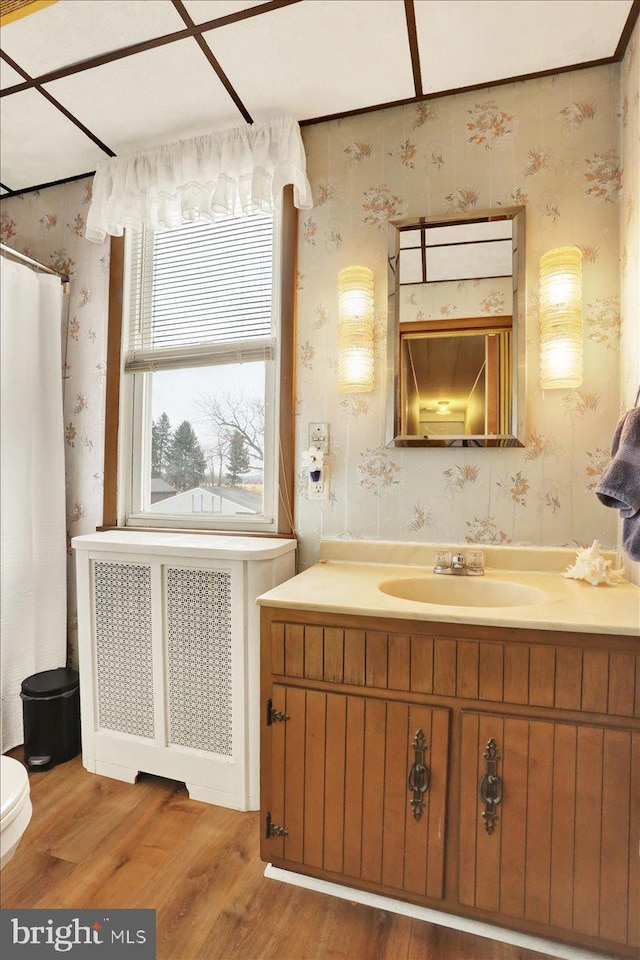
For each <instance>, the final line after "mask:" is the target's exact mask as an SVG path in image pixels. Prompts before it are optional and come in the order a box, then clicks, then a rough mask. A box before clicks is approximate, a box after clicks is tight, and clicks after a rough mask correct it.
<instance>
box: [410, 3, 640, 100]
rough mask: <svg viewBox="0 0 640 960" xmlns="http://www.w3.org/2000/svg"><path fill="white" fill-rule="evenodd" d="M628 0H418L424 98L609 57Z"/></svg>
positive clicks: (625, 15)
mask: <svg viewBox="0 0 640 960" xmlns="http://www.w3.org/2000/svg"><path fill="white" fill-rule="evenodd" d="M630 9H631V0H589V2H588V3H584V2H582V0H519V2H518V3H511V2H504V0H483V2H482V3H478V2H477V0H456V2H455V3H452V2H451V0H415V12H416V30H417V34H418V46H419V51H420V65H421V71H422V86H423V89H424V91H425V93H431V92H438V91H443V90H453V89H455V88H460V87H466V86H472V85H474V84H479V83H490V82H492V81H493V80H501V79H505V78H507V77H516V76H522V75H523V74H527V73H537V72H538V71H542V70H554V69H557V68H559V67H563V66H567V65H570V64H578V63H584V62H587V61H591V60H597V59H600V58H603V57H610V56H612V55H613V54H614V52H615V49H616V46H617V44H618V41H619V39H620V34H621V32H622V29H623V27H624V24H625V21H626V19H627V16H628V14H629V10H630Z"/></svg>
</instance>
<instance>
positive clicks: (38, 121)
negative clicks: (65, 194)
mask: <svg viewBox="0 0 640 960" xmlns="http://www.w3.org/2000/svg"><path fill="white" fill-rule="evenodd" d="M0 117H1V120H2V141H1V143H2V169H1V172H0V180H1V181H2V183H4V184H6V185H7V186H8V187H10V188H11V189H12V190H23V189H26V188H27V187H33V186H36V185H37V184H40V183H51V182H52V181H53V180H63V179H64V178H65V177H74V176H76V175H78V174H81V173H87V172H88V171H90V170H95V168H96V163H97V162H98V161H99V160H104V158H105V154H104V153H103V151H102V150H100V148H99V147H97V146H96V145H95V143H93V141H91V140H89V138H88V137H86V136H85V135H84V134H83V133H82V132H81V131H80V130H78V128H77V127H76V126H74V125H73V124H72V123H71V121H70V120H67V118H66V117H65V116H63V114H61V113H60V111H59V110H56V108H55V107H54V106H52V105H51V104H50V103H49V101H48V100H45V98H44V97H43V96H42V95H41V94H40V93H38V91H37V90H23V91H22V93H14V94H12V95H11V96H10V97H5V98H4V99H3V101H2V111H1V114H0Z"/></svg>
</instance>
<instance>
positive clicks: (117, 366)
mask: <svg viewBox="0 0 640 960" xmlns="http://www.w3.org/2000/svg"><path fill="white" fill-rule="evenodd" d="M124 260H125V252H124V237H111V249H110V258H109V306H108V326H107V370H106V383H105V405H104V408H103V409H104V411H105V419H104V461H103V462H104V483H103V491H102V523H103V524H104V526H107V527H109V526H111V527H115V526H117V523H118V434H119V429H120V378H121V372H122V363H121V359H122V354H121V351H122V330H123V323H122V317H123V297H124V270H125V267H124Z"/></svg>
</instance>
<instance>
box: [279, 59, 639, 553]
mask: <svg viewBox="0 0 640 960" xmlns="http://www.w3.org/2000/svg"><path fill="white" fill-rule="evenodd" d="M620 70H621V68H620V66H619V65H617V64H616V65H612V66H606V67H597V68H593V69H589V70H582V71H577V72H574V73H565V74H562V75H557V76H553V77H548V78H543V79H536V80H530V81H525V82H520V83H516V84H512V85H505V86H500V87H496V88H494V89H487V90H482V91H476V92H471V93H465V94H460V95H456V96H449V97H444V98H442V99H436V100H432V101H428V102H423V103H420V104H417V105H416V104H411V105H407V106H404V107H394V108H390V109H388V110H384V111H379V112H376V113H369V114H364V115H362V116H359V117H353V118H348V119H344V120H338V121H331V122H328V123H323V124H318V125H316V126H309V127H305V128H304V130H303V137H304V142H305V148H306V152H307V163H308V173H309V178H310V180H311V184H312V188H313V192H314V199H315V207H314V209H313V210H311V211H309V212H305V213H301V215H300V231H299V245H298V270H299V274H298V330H297V366H298V388H297V410H296V416H297V430H296V436H297V463H298V464H299V469H298V476H297V480H298V483H297V493H296V511H297V512H296V516H297V530H298V535H299V540H300V546H301V562H302V565H303V566H307V565H309V564H310V563H313V562H314V561H315V559H316V557H317V553H318V546H319V542H320V539H321V538H322V537H351V538H364V539H390V540H405V539H407V540H424V541H432V542H437V541H442V540H445V541H453V542H458V543H464V542H467V543H520V544H544V545H569V546H571V545H574V544H588V543H590V542H591V541H592V540H593V539H594V538H596V537H597V538H598V539H599V540H600V541H601V543H602V544H603V546H605V547H614V546H615V545H616V519H615V516H613V515H612V511H610V510H607V508H605V507H603V506H602V505H600V504H599V502H598V501H597V499H596V498H595V496H594V493H593V491H594V488H595V486H596V484H597V482H598V479H599V477H600V474H601V472H602V471H603V469H604V468H605V466H606V465H607V463H608V460H609V450H610V444H611V437H612V433H613V430H614V428H615V424H616V422H617V419H618V415H619V407H620V401H619V389H620V336H621V325H622V324H621V309H620V246H619V244H620V231H619V223H620V217H621V209H622V207H623V206H624V204H625V202H626V201H625V199H624V197H623V159H622V155H621V146H620V125H621V122H624V121H623V120H622V119H621V115H620V109H621V108H620V96H619V93H620V83H619V81H620ZM628 111H629V116H630V115H631V114H630V111H631V108H630V107H629V108H628ZM636 148H637V141H636ZM519 205H526V208H527V275H528V276H527V293H528V325H527V328H528V337H527V346H528V370H527V376H528V389H527V395H528V408H527V424H528V427H527V437H526V446H525V447H524V448H522V449H513V448H510V449H500V450H484V449H466V448H465V449H462V448H456V449H455V450H451V449H449V450H447V449H437V448H436V449H407V448H404V449H399V448H398V449H394V448H390V449H387V448H386V446H385V426H384V420H385V416H384V414H385V382H386V363H387V358H386V298H387V274H386V257H387V230H388V226H387V225H388V221H389V220H390V219H393V218H396V217H402V216H413V215H416V214H429V215H435V214H439V213H445V212H452V211H466V210H473V209H474V208H478V209H481V208H487V207H499V206H519ZM628 215H629V216H632V215H634V216H636V217H637V204H636V206H634V207H633V208H632V210H631V213H630V214H628ZM573 244H575V245H577V246H579V247H580V248H581V250H582V253H583V305H584V320H585V330H584V339H585V358H584V383H583V384H582V386H581V387H580V388H579V389H578V390H548V391H544V392H543V391H542V390H541V389H540V386H539V373H538V364H539V336H538V323H537V319H538V318H537V302H538V264H539V260H540V257H541V255H542V254H543V253H545V252H546V251H547V250H549V249H550V248H552V247H556V246H563V245H573ZM629 259H631V253H629ZM635 262H636V263H637V254H636V260H635ZM351 264H362V265H365V266H368V267H370V268H371V269H372V270H373V271H374V275H375V283H376V292H375V299H376V319H375V344H376V346H375V352H376V387H375V389H374V391H373V392H372V393H369V394H354V395H342V394H339V393H338V390H337V361H338V357H337V275H338V272H339V271H340V270H341V269H342V268H343V267H346V266H349V265H351ZM636 289H637V288H636ZM445 299H446V298H445ZM440 306H441V310H440V312H441V313H442V314H443V315H446V314H447V312H451V310H452V309H453V307H454V305H452V304H451V303H449V302H448V300H447V302H445V301H443V304H442V305H440ZM494 308H495V305H494V307H492V309H494ZM407 309H408V311H411V309H413V310H414V311H416V313H419V312H420V310H421V309H423V308H422V305H421V304H420V303H418V302H417V301H416V302H415V303H413V304H407ZM409 316H410V313H409ZM324 420H327V421H329V423H330V427H331V457H330V460H329V463H330V468H331V485H330V499H329V501H327V502H320V503H319V502H311V503H310V502H309V501H308V500H307V496H306V476H305V471H304V468H303V466H302V461H301V457H300V454H301V451H302V450H303V449H304V448H305V447H306V446H307V445H308V434H307V431H308V423H309V422H310V421H324Z"/></svg>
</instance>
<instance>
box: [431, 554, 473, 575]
mask: <svg viewBox="0 0 640 960" xmlns="http://www.w3.org/2000/svg"><path fill="white" fill-rule="evenodd" d="M479 559H480V563H479V564H468V563H467V561H466V559H465V557H464V555H463V554H461V553H454V554H453V556H452V557H451V559H450V560H448V562H446V563H442V562H438V563H436V565H435V567H434V568H433V572H434V573H440V574H443V575H445V576H455V577H483V576H484V566H483V562H484V558H483V557H482V555H481V556H480V557H479Z"/></svg>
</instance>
